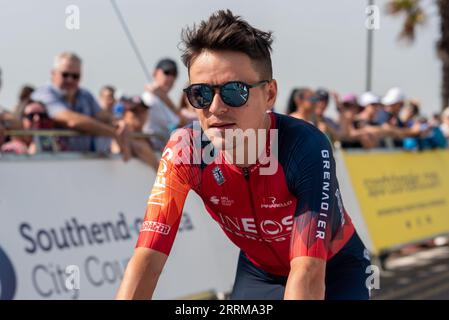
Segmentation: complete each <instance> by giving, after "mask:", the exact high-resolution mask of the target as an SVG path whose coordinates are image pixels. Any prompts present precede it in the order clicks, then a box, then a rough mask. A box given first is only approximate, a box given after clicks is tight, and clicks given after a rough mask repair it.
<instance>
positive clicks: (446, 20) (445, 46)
mask: <svg viewBox="0 0 449 320" xmlns="http://www.w3.org/2000/svg"><path fill="white" fill-rule="evenodd" d="M438 9H439V11H440V18H441V21H440V24H441V38H440V40H439V41H438V43H437V50H438V55H439V57H440V59H441V62H442V63H443V66H442V83H441V98H442V101H441V102H442V108H445V107H447V106H448V105H449V0H438Z"/></svg>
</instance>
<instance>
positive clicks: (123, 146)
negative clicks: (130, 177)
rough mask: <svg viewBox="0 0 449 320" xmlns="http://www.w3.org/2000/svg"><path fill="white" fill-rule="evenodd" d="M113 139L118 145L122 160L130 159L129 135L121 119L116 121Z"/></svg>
mask: <svg viewBox="0 0 449 320" xmlns="http://www.w3.org/2000/svg"><path fill="white" fill-rule="evenodd" d="M115 140H116V141H117V144H118V145H119V147H120V152H121V153H122V158H123V161H125V162H126V161H128V160H129V159H131V136H130V131H129V129H128V126H127V125H126V123H125V122H124V121H123V120H121V121H118V122H117V129H116V131H115Z"/></svg>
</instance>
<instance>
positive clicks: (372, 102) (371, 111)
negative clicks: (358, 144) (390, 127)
mask: <svg viewBox="0 0 449 320" xmlns="http://www.w3.org/2000/svg"><path fill="white" fill-rule="evenodd" d="M359 105H360V107H362V108H363V109H362V111H361V112H360V113H359V114H358V115H357V117H356V121H358V122H360V123H361V124H362V125H364V124H369V125H379V123H378V122H377V121H376V116H377V114H378V113H379V112H380V111H381V110H382V104H381V102H380V97H379V96H377V95H375V94H374V93H372V92H369V91H367V92H364V93H362V94H361V95H360V97H359Z"/></svg>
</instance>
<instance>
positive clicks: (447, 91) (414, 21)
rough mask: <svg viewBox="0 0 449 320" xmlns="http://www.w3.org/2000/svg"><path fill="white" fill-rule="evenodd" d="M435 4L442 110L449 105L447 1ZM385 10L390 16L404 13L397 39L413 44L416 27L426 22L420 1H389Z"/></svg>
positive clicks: (448, 14) (448, 15)
mask: <svg viewBox="0 0 449 320" xmlns="http://www.w3.org/2000/svg"><path fill="white" fill-rule="evenodd" d="M435 2H436V4H437V6H438V10H439V14H440V32H441V36H440V39H439V40H438V42H437V44H436V49H437V53H438V57H439V58H440V59H441V62H442V82H441V98H442V109H444V108H445V107H446V106H448V105H449V0H435ZM386 9H387V12H388V13H389V14H392V15H398V14H401V13H405V20H404V23H403V25H402V30H401V32H400V34H399V38H400V39H404V40H407V41H410V42H413V40H414V39H415V29H416V27H417V26H418V25H420V24H423V23H424V22H425V20H426V15H425V13H424V10H423V8H422V0H390V1H389V2H388V3H387V6H386Z"/></svg>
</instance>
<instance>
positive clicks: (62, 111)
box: [31, 52, 130, 160]
mask: <svg viewBox="0 0 449 320" xmlns="http://www.w3.org/2000/svg"><path fill="white" fill-rule="evenodd" d="M80 79H81V59H80V58H79V57H78V56H77V55H76V54H74V53H70V52H64V53H61V54H59V55H57V56H56V57H55V61H54V66H53V70H52V71H51V83H50V84H47V85H44V86H42V87H40V88H38V89H37V90H36V91H34V92H33V94H32V96H31V98H32V99H33V100H36V101H42V102H43V103H45V105H46V106H47V110H48V114H49V116H50V118H52V119H53V120H54V121H55V122H57V123H58V124H60V125H62V126H64V127H66V128H69V129H72V130H77V131H80V132H83V133H86V134H89V135H92V136H106V137H110V138H113V139H115V140H116V141H117V143H118V144H119V145H120V147H121V150H122V155H123V158H124V160H127V159H128V158H129V156H130V151H129V150H130V147H129V143H130V142H129V137H128V131H127V129H126V126H125V125H124V123H123V122H118V123H117V125H116V127H114V126H113V125H112V120H113V118H112V115H110V114H109V113H108V112H106V111H104V110H101V108H100V106H99V105H98V103H97V101H96V100H95V98H94V97H93V95H92V94H91V93H90V92H89V91H87V90H86V89H83V88H81V87H80V85H79V84H80ZM100 141H103V140H102V139H95V138H93V137H89V136H85V137H71V138H68V139H67V144H68V148H69V150H70V151H80V152H91V151H105V150H104V149H105V146H104V145H103V143H102V142H101V143H100ZM100 145H101V146H100ZM100 148H101V149H102V150H99V149H100Z"/></svg>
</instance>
